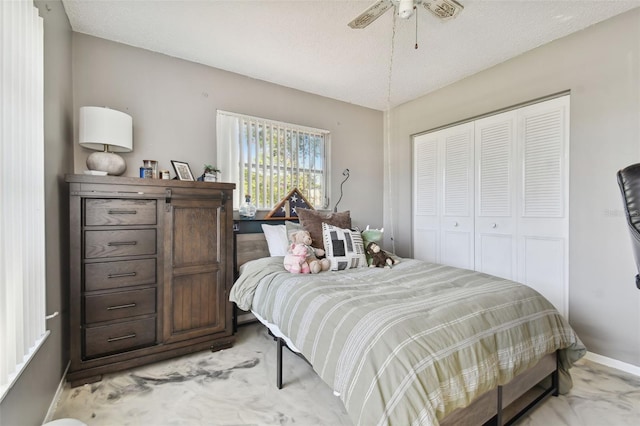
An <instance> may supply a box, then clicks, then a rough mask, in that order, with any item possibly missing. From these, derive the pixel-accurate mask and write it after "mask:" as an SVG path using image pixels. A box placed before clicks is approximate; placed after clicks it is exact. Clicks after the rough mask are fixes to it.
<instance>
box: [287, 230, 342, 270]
mask: <svg viewBox="0 0 640 426" xmlns="http://www.w3.org/2000/svg"><path fill="white" fill-rule="evenodd" d="M289 239H290V242H291V246H290V248H293V247H294V246H295V245H302V246H304V247H305V250H306V263H307V265H308V266H309V270H310V271H311V273H312V274H317V273H318V272H322V271H328V270H329V267H330V266H331V262H329V259H326V258H325V259H319V257H322V256H324V250H322V249H319V248H314V247H312V246H311V242H312V240H311V234H309V232H307V231H302V230H300V231H296V232H293V233H291V234H290V235H289ZM289 251H291V250H289ZM285 260H286V258H285Z"/></svg>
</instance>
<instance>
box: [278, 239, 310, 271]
mask: <svg viewBox="0 0 640 426" xmlns="http://www.w3.org/2000/svg"><path fill="white" fill-rule="evenodd" d="M284 269H286V270H287V271H289V272H291V273H292V274H308V273H310V272H311V269H310V268H309V264H308V263H307V247H306V246H305V245H304V244H291V247H289V253H288V254H287V255H286V256H285V257H284Z"/></svg>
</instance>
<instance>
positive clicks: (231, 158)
mask: <svg viewBox="0 0 640 426" xmlns="http://www.w3.org/2000/svg"><path fill="white" fill-rule="evenodd" d="M216 146H217V156H218V160H217V167H218V168H219V169H220V179H221V180H222V182H235V183H236V185H240V152H239V147H240V120H239V119H238V117H237V116H234V115H230V114H227V113H225V112H224V111H218V112H217V117H216ZM240 192H241V191H240V188H238V187H236V190H235V191H233V208H234V209H238V207H240Z"/></svg>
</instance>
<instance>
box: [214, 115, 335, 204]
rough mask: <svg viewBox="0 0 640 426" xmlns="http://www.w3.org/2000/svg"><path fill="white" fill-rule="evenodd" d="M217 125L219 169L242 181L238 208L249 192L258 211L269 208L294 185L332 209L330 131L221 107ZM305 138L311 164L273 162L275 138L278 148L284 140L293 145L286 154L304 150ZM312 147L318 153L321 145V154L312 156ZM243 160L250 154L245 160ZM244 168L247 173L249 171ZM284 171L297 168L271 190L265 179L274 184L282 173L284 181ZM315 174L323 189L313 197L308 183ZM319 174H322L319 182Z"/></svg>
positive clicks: (224, 177) (225, 175)
mask: <svg viewBox="0 0 640 426" xmlns="http://www.w3.org/2000/svg"><path fill="white" fill-rule="evenodd" d="M217 126H218V127H217V153H218V167H219V168H220V169H221V179H222V181H226V182H234V183H236V185H237V186H236V191H235V192H234V209H236V210H237V209H238V208H239V206H240V204H241V203H242V202H244V199H245V195H246V192H249V195H251V199H252V201H253V203H254V205H256V207H257V209H258V210H260V211H270V210H272V208H273V206H275V205H277V204H278V203H279V202H280V201H281V200H282V198H283V197H285V196H286V195H287V194H288V193H289V192H290V191H291V190H292V189H293V188H297V189H298V190H299V191H300V192H301V193H302V194H303V195H304V196H305V198H306V199H307V200H308V201H309V203H310V204H311V205H312V207H313V208H315V209H327V208H328V206H329V201H330V174H331V165H330V158H331V132H330V131H328V130H324V129H317V128H313V127H307V126H301V125H297V124H292V123H286V122H282V121H276V120H271V119H266V118H261V117H254V116H249V115H245V114H238V113H234V112H228V111H222V110H218V111H217ZM275 132H278V136H277V137H275V138H274V133H275ZM318 138H319V140H318ZM301 141H303V142H302V143H307V144H309V145H308V146H307V150H306V151H305V153H306V154H307V155H306V156H305V158H304V159H303V162H306V163H307V166H306V167H302V168H301V167H300V163H299V162H298V160H297V159H296V161H295V163H291V164H285V163H280V164H276V165H274V164H273V158H274V156H273V155H265V150H264V148H265V147H269V148H271V149H273V145H271V144H272V143H274V142H275V143H276V145H277V148H276V149H277V150H278V151H280V147H281V145H280V143H284V144H286V145H287V146H288V149H287V150H286V152H285V153H284V154H283V155H284V156H285V157H288V156H290V155H291V152H292V151H293V150H294V149H295V150H296V155H297V154H298V153H299V152H300V151H299V150H298V149H297V148H298V146H299V145H298V144H299V143H300V142H301ZM252 146H253V147H254V148H255V149H256V154H255V155H253V156H249V157H245V156H246V154H247V152H248V151H250V150H251V149H252V148H251V147H252ZM311 146H313V150H314V151H315V152H317V150H318V149H319V151H320V152H319V154H316V155H313V156H311V155H309V152H310V147H311ZM260 156H262V161H261V163H262V164H261V165H258V166H256V165H255V160H256V159H257V158H260ZM243 158H246V162H245V161H243ZM317 158H320V162H321V168H318V167H317V166H316V165H315V161H316V159H317ZM252 169H253V170H252ZM245 170H248V171H247V172H245ZM281 170H283V171H284V173H285V176H286V175H287V172H286V171H287V170H289V171H291V170H295V171H296V172H295V177H294V178H293V181H292V182H290V183H289V184H286V183H284V184H282V183H281V184H280V185H278V187H277V188H269V189H268V188H267V185H265V183H266V182H268V181H269V179H270V181H271V182H273V177H274V176H278V181H279V180H280V171H281ZM314 176H316V181H315V182H318V183H316V185H320V188H317V189H316V191H319V192H320V193H319V194H315V195H312V194H311V193H310V190H309V188H308V187H306V185H309V184H310V182H311V181H312V180H313V179H312V178H313V177H314ZM317 176H319V178H320V180H319V181H318V180H317V179H318V178H317ZM285 179H286V177H285ZM301 180H302V181H304V183H303V182H301ZM256 186H257V188H256ZM256 195H258V196H257V197H256Z"/></svg>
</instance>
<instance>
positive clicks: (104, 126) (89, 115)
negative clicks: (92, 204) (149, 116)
mask: <svg viewBox="0 0 640 426" xmlns="http://www.w3.org/2000/svg"><path fill="white" fill-rule="evenodd" d="M79 134H80V135H79V138H78V143H79V144H80V145H82V146H83V147H85V148H89V149H95V150H97V151H101V152H94V153H92V154H91V155H89V157H88V158H87V168H88V169H89V173H91V172H95V173H92V174H110V175H114V176H119V175H121V174H123V173H124V171H125V170H126V169H127V164H126V163H125V161H124V159H123V158H122V157H120V156H119V155H118V154H115V152H131V151H132V150H133V119H132V118H131V116H130V115H129V114H125V113H124V112H120V111H116V110H115V109H109V108H103V107H92V106H86V107H82V108H80V129H79Z"/></svg>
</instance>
